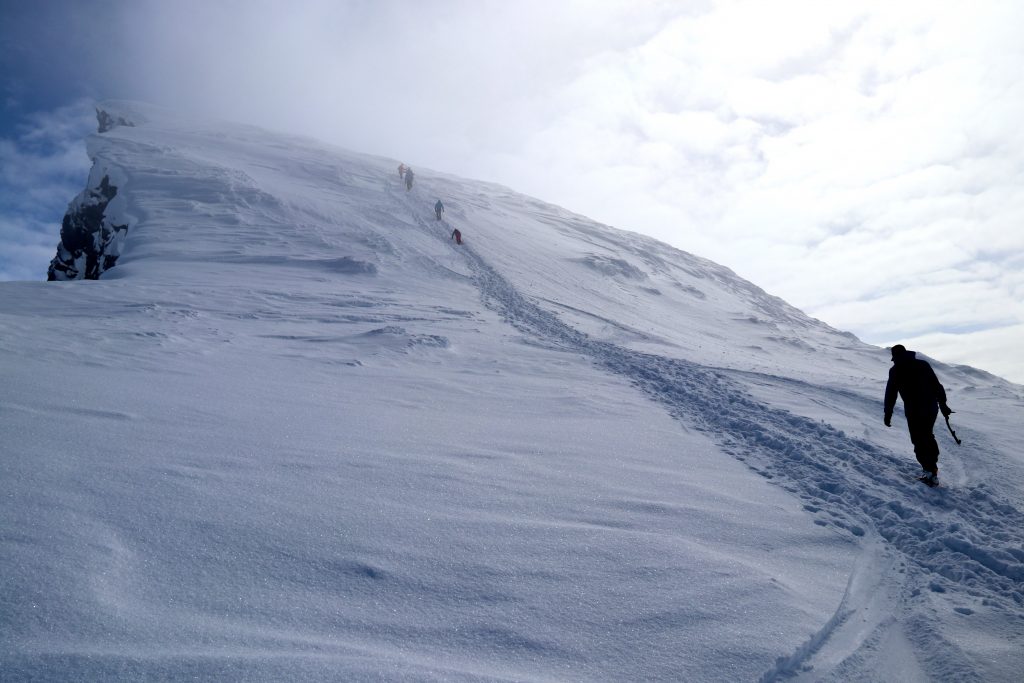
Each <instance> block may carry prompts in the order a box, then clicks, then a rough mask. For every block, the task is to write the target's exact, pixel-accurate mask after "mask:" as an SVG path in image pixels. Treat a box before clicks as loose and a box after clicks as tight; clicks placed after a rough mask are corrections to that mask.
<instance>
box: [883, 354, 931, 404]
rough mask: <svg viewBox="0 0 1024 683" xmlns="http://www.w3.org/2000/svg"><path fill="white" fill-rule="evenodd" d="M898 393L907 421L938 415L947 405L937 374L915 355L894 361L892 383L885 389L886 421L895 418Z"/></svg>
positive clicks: (890, 374)
mask: <svg viewBox="0 0 1024 683" xmlns="http://www.w3.org/2000/svg"><path fill="white" fill-rule="evenodd" d="M897 393H898V394H899V396H900V398H902V399H903V411H904V412H905V413H906V414H907V419H912V418H913V417H915V416H918V415H920V416H932V415H935V414H936V413H937V412H938V410H939V406H940V405H946V390H945V389H944V388H943V387H942V385H941V384H939V378H938V377H936V376H935V371H934V370H932V366H931V365H929V364H928V361H926V360H921V359H920V358H918V357H917V354H916V353H915V352H914V351H904V352H903V353H901V354H899V355H897V356H896V357H895V358H894V359H893V365H892V367H891V368H890V369H889V382H888V383H887V384H886V385H885V416H886V418H889V417H892V411H893V408H895V407H896V394H897Z"/></svg>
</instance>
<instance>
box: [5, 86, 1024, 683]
mask: <svg viewBox="0 0 1024 683" xmlns="http://www.w3.org/2000/svg"><path fill="white" fill-rule="evenodd" d="M103 108H104V111H106V112H108V115H109V117H110V120H111V121H113V122H116V121H118V120H121V121H124V122H128V123H133V124H135V125H127V124H126V123H122V124H121V125H115V126H113V127H108V128H107V130H106V131H105V132H103V133H102V134H99V135H96V136H94V137H93V138H92V139H91V140H90V143H89V149H90V154H91V155H92V156H93V158H94V160H95V161H96V166H95V167H94V176H93V177H92V178H91V179H90V187H91V188H96V189H97V191H98V192H99V193H100V194H101V195H102V189H103V186H104V185H103V178H104V177H108V180H107V185H108V186H109V185H111V184H112V185H114V186H116V187H117V188H118V191H117V194H116V195H115V196H114V200H113V202H119V204H118V205H117V206H116V207H115V208H116V212H115V213H111V212H112V211H114V210H113V209H111V208H110V207H109V206H108V207H106V208H105V209H104V213H105V214H106V213H110V214H111V215H116V216H118V220H119V221H120V220H124V221H125V223H127V224H129V225H130V230H129V231H128V233H127V239H125V240H124V241H123V243H122V244H121V253H122V257H121V258H120V259H119V260H118V263H117V266H116V267H115V268H113V269H110V270H107V271H105V272H104V273H103V274H102V277H101V278H100V279H99V281H98V282H91V283H75V282H69V283H56V284H46V283H3V284H2V285H0V288H2V289H3V292H2V296H0V330H3V333H2V334H0V362H2V363H3V367H2V370H3V373H4V377H5V388H6V390H7V393H6V394H5V395H4V396H0V469H2V472H3V476H0V506H2V507H0V575H3V576H4V577H5V581H4V582H2V583H0V604H3V605H5V610H2V611H0V670H3V671H4V672H5V675H7V674H10V675H11V676H13V677H15V678H17V677H21V678H25V679H32V678H36V679H60V680H70V679H76V680H82V679H97V680H101V679H118V678H120V679H175V678H179V679H180V678H196V677H198V678H207V679H235V680H238V679H245V680H285V679H289V680H381V679H384V680H456V681H480V680H488V681H489V680H532V681H551V680H594V681H598V680H600V681H605V680H665V681H678V680H687V681H719V680H752V681H753V680H760V681H764V682H768V681H782V680H787V681H788V680H794V681H811V680H815V681H817V680H831V681H839V680H906V681H926V680H986V681H991V680H995V681H1001V680H1007V681H1009V680H1015V679H1016V675H1017V674H1018V672H1019V671H1020V669H1021V667H1022V666H1024V661H1022V655H1021V652H1024V649H1022V648H1021V629H1020V623H1021V614H1022V607H1024V589H1022V585H1024V572H1022V569H1024V556H1022V555H1021V553H1020V547H1021V542H1022V538H1024V537H1022V534H1024V532H1022V531H1021V529H1022V528H1024V515H1022V513H1021V510H1024V505H1022V501H1021V494H1020V491H1021V486H1022V484H1024V464H1022V462H1021V455H1020V451H1019V448H1018V447H1017V446H1018V444H1019V443H1020V441H1021V438H1022V437H1024V434H1022V427H1021V425H1022V423H1024V421H1022V420H1020V413H1021V410H1022V407H1024V396H1022V390H1021V388H1020V387H1017V386H1015V385H1012V384H1009V383H1007V382H1003V381H1002V380H999V379H998V378H995V377H992V376H990V375H987V374H984V373H978V372H976V371H973V370H972V369H970V368H960V367H947V366H943V365H941V364H936V370H937V372H938V374H939V377H940V379H941V380H942V381H943V382H944V383H945V384H946V387H947V390H948V392H949V395H950V403H951V405H952V406H953V408H954V409H955V410H956V411H957V412H956V413H955V414H954V416H953V417H954V423H955V424H956V426H957V429H958V432H959V433H960V436H961V437H963V438H964V441H965V444H964V446H962V447H957V446H955V445H953V444H952V441H951V440H950V439H949V438H948V436H944V435H943V434H942V433H941V432H940V431H939V430H941V429H943V428H944V425H942V424H941V423H940V425H939V426H938V428H939V429H937V436H938V437H939V440H940V444H941V447H942V451H943V454H942V457H941V459H940V468H941V471H942V475H941V476H942V478H943V482H944V484H945V488H940V489H937V490H931V489H926V488H925V487H923V486H922V485H920V484H919V483H918V482H916V481H914V479H913V476H912V475H913V473H914V471H915V463H914V460H913V455H912V453H911V450H910V444H909V442H908V439H907V436H906V433H905V431H904V430H903V429H902V428H899V429H888V430H887V429H886V428H885V427H884V426H883V425H882V424H881V422H882V420H881V393H882V385H883V382H884V378H885V373H886V370H887V368H888V354H887V353H886V352H885V351H884V350H882V349H878V348H875V347H871V346H868V345H865V344H862V343H860V342H859V341H858V340H856V339H855V338H854V337H852V336H851V335H848V334H845V333H842V332H839V331H837V330H834V329H832V328H830V327H828V326H827V325H824V324H822V323H820V322H819V321H816V320H813V319H811V318H809V317H808V316H805V315H804V314H803V313H801V312H800V311H798V310H796V309H794V308H792V307H791V306H788V305H787V304H785V302H783V301H781V300H779V299H777V298H775V297H772V296H770V295H769V294H767V293H765V292H763V291H762V290H760V289H758V288H757V287H755V286H753V285H751V284H750V283H747V282H745V281H743V280H742V279H741V278H739V277H737V276H736V275H735V274H734V273H732V272H731V271H729V270H728V269H726V268H723V267H721V266H719V265H717V264H714V263H711V262H709V261H707V260H705V259H701V258H700V257H697V256H694V255H691V254H687V253H685V252H682V251H679V250H677V249H673V248H671V247H669V246H667V245H664V244H661V243H658V242H656V241H654V240H651V239H649V238H646V237H643V236H640V235H636V234H633V233H628V232H624V231H620V230H616V229H613V228H610V227H608V226H604V225H600V224H598V223H595V222H594V221H590V220H588V219H586V218H584V217H582V216H578V215H575V214H572V213H571V212H568V211H565V210H563V209H561V208H559V207H556V206H552V205H549V204H545V203H543V202H539V201H537V200H534V199H532V198H529V197H525V196H523V195H520V194H517V193H515V192H512V191H511V190H508V189H507V188H503V187H500V186H496V185H491V184H486V183H480V182H476V181H472V180H467V179H463V178H457V177H453V176H450V175H446V174H443V173H439V172H436V171H432V170H431V169H429V168H425V167H419V166H417V165H416V164H414V166H416V168H415V170H416V181H415V184H414V186H413V187H412V188H411V189H409V190H407V189H406V187H405V186H404V185H403V184H402V183H401V181H400V179H399V177H398V173H397V166H398V160H392V159H382V158H378V157H372V156H367V155H361V154H354V153H351V152H347V151H345V150H340V149H336V148H332V147H329V146H327V145H323V144H321V143H318V142H316V141H313V140H308V139H302V138H296V137H294V136H287V135H280V134H274V133H269V132H267V131H262V130H258V129H255V128H251V127H245V126H238V125H233V124H229V123H217V122H209V121H196V120H185V119H184V118H182V117H179V116H176V115H173V114H169V113H167V112H162V111H160V110H158V109H155V108H147V107H145V106H143V105H132V104H126V103H110V104H105V105H104V107H103ZM404 161H406V162H409V161H415V160H404ZM101 171H102V172H101ZM437 199H442V200H443V202H444V204H445V207H446V212H445V214H444V216H443V218H442V219H441V220H438V219H437V218H436V217H435V215H434V213H433V205H434V202H435V201H436V200H437ZM113 202H112V203H113ZM118 224H120V223H118ZM453 228H458V229H459V230H460V231H461V232H462V235H463V238H464V243H463V244H462V245H456V244H455V243H454V242H452V240H451V239H450V234H451V231H452V229H453ZM41 386H42V387H59V389H60V390H59V391H56V392H53V391H46V392H41V391H39V389H38V388H39V387H41ZM54 424H59V429H55V428H54V427H53V425H54Z"/></svg>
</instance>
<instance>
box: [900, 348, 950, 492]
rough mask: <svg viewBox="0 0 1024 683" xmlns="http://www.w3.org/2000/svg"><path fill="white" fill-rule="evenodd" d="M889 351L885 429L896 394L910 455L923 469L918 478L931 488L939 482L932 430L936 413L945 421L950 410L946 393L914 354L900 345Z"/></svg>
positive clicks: (924, 362)
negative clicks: (903, 415) (909, 445)
mask: <svg viewBox="0 0 1024 683" xmlns="http://www.w3.org/2000/svg"><path fill="white" fill-rule="evenodd" d="M891 350H892V362H893V366H892V367H891V368H890V369H889V381H888V383H887V384H886V385H885V426H886V427H891V426H892V411H893V408H895V407H896V395H897V394H899V396H900V398H902V399H903V412H904V413H906V416H907V428H908V429H909V430H910V441H911V443H913V444H914V455H915V456H917V461H918V462H919V463H921V468H922V469H923V470H924V474H923V476H921V477H920V479H921V481H923V482H924V483H926V484H928V485H929V486H935V485H937V484H938V483H939V444H938V443H936V441H935V435H934V434H933V433H932V429H933V428H934V427H935V418H936V417H937V416H938V413H939V411H940V410H941V411H942V414H943V415H944V416H945V417H947V418H948V417H949V416H950V414H951V413H952V412H953V411H952V410H950V409H949V406H948V405H946V390H945V389H944V388H943V387H942V385H941V384H939V379H938V378H937V377H936V376H935V371H934V370H932V366H931V365H929V364H928V361H926V360H922V359H920V358H917V354H916V352H914V351H907V348H906V347H905V346H903V344H897V345H896V346H894V347H892V349H891ZM954 436H955V435H954Z"/></svg>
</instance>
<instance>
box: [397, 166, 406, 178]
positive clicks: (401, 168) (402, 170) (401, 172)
mask: <svg viewBox="0 0 1024 683" xmlns="http://www.w3.org/2000/svg"><path fill="white" fill-rule="evenodd" d="M398 177H399V178H405V164H399V165H398Z"/></svg>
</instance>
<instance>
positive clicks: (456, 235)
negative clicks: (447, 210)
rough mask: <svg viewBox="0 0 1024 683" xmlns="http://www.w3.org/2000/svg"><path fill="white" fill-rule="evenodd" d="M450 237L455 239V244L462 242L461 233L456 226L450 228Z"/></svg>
mask: <svg viewBox="0 0 1024 683" xmlns="http://www.w3.org/2000/svg"><path fill="white" fill-rule="evenodd" d="M452 239H453V240H455V244H462V233H461V232H459V229H458V228H455V229H454V230H452Z"/></svg>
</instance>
